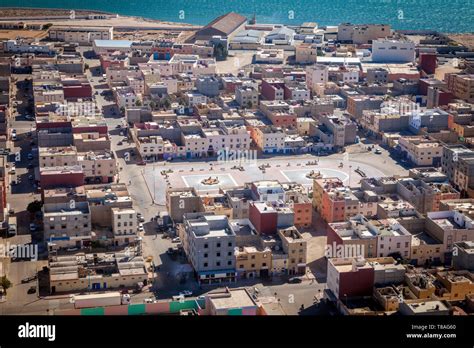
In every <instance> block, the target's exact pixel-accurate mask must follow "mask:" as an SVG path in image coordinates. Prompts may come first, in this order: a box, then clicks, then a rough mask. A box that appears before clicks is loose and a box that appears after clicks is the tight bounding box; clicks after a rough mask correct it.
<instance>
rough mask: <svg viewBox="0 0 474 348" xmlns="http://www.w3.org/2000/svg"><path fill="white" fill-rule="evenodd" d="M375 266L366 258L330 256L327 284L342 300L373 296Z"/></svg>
mask: <svg viewBox="0 0 474 348" xmlns="http://www.w3.org/2000/svg"><path fill="white" fill-rule="evenodd" d="M374 277H375V275H374V268H373V267H372V266H371V265H370V264H369V263H368V262H367V261H366V260H365V259H356V258H330V259H329V260H328V271H327V286H328V289H330V290H331V291H332V293H333V294H334V295H335V296H336V297H337V298H338V299H340V300H342V301H344V300H347V299H350V298H352V297H361V296H372V292H373V287H374Z"/></svg>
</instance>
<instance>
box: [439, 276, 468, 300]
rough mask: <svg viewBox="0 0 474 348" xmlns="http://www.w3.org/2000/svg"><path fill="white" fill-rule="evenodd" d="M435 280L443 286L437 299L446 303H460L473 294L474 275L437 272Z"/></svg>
mask: <svg viewBox="0 0 474 348" xmlns="http://www.w3.org/2000/svg"><path fill="white" fill-rule="evenodd" d="M436 279H437V280H439V281H440V283H441V284H443V288H442V289H441V290H440V291H439V294H438V295H439V297H442V298H443V299H445V300H448V301H462V300H464V299H465V298H466V296H468V295H473V294H474V275H473V274H472V273H469V272H468V271H457V272H438V273H437V274H436Z"/></svg>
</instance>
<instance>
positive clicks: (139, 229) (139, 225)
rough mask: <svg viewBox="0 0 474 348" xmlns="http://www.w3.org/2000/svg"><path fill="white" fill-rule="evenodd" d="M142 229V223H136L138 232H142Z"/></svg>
mask: <svg viewBox="0 0 474 348" xmlns="http://www.w3.org/2000/svg"><path fill="white" fill-rule="evenodd" d="M143 231H144V228H143V224H142V223H140V224H138V232H143Z"/></svg>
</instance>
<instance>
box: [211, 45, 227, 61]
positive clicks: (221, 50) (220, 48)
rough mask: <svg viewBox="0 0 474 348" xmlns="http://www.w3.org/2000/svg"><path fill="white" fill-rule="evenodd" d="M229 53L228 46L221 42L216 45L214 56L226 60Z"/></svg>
mask: <svg viewBox="0 0 474 348" xmlns="http://www.w3.org/2000/svg"><path fill="white" fill-rule="evenodd" d="M228 54H229V52H228V51H227V48H226V47H224V45H223V44H222V43H221V42H219V43H218V44H217V45H215V46H214V57H216V60H226V59H227V55H228Z"/></svg>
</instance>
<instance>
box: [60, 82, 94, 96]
mask: <svg viewBox="0 0 474 348" xmlns="http://www.w3.org/2000/svg"><path fill="white" fill-rule="evenodd" d="M63 90H64V98H65V99H79V98H92V87H91V85H90V84H89V83H80V84H77V85H70V86H64V87H63Z"/></svg>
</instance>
